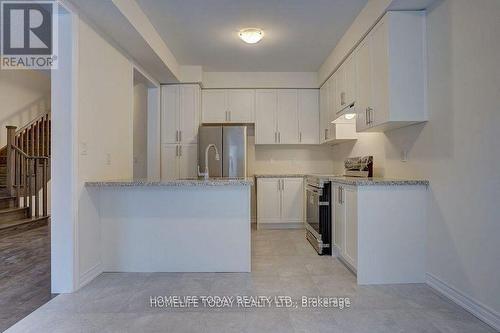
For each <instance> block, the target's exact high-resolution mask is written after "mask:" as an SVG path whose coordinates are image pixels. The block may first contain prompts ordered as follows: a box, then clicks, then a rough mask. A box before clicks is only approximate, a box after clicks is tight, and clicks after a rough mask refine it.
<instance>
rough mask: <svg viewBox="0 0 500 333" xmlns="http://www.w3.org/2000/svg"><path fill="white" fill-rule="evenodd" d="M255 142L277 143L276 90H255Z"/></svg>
mask: <svg viewBox="0 0 500 333" xmlns="http://www.w3.org/2000/svg"><path fill="white" fill-rule="evenodd" d="M255 94H256V98H255V99H256V104H257V105H256V112H255V144H257V145H258V144H275V143H277V131H276V112H277V108H278V104H277V103H278V99H277V96H276V90H271V89H258V90H257V91H256V93H255Z"/></svg>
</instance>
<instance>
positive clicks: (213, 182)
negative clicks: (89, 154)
mask: <svg viewBox="0 0 500 333" xmlns="http://www.w3.org/2000/svg"><path fill="white" fill-rule="evenodd" d="M253 183H254V181H253V178H251V177H247V178H210V179H207V180H205V179H197V178H192V179H179V180H168V181H154V180H153V181H152V180H144V179H131V180H105V181H89V182H85V186H87V187H134V186H137V187H139V186H152V187H154V186H159V187H161V186H178V187H182V186H250V185H253Z"/></svg>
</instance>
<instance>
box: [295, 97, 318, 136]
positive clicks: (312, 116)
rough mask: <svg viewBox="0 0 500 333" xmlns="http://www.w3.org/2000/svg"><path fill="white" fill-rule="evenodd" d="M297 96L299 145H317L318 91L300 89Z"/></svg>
mask: <svg viewBox="0 0 500 333" xmlns="http://www.w3.org/2000/svg"><path fill="white" fill-rule="evenodd" d="M298 92H299V95H298V112H299V143H302V144H318V143H319V91H318V90H317V89H300V90H299V91H298Z"/></svg>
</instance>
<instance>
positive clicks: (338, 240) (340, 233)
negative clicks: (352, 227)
mask: <svg viewBox="0 0 500 333" xmlns="http://www.w3.org/2000/svg"><path fill="white" fill-rule="evenodd" d="M333 188H334V199H335V205H334V222H333V242H334V245H335V246H336V247H337V250H338V251H339V255H343V252H344V237H345V234H344V233H345V227H344V225H345V206H344V205H343V204H342V193H341V191H342V187H341V186H338V185H335V186H334V187H333Z"/></svg>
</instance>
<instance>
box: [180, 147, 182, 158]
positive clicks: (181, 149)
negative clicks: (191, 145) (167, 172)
mask: <svg viewBox="0 0 500 333" xmlns="http://www.w3.org/2000/svg"><path fill="white" fill-rule="evenodd" d="M179 156H182V146H179Z"/></svg>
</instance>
